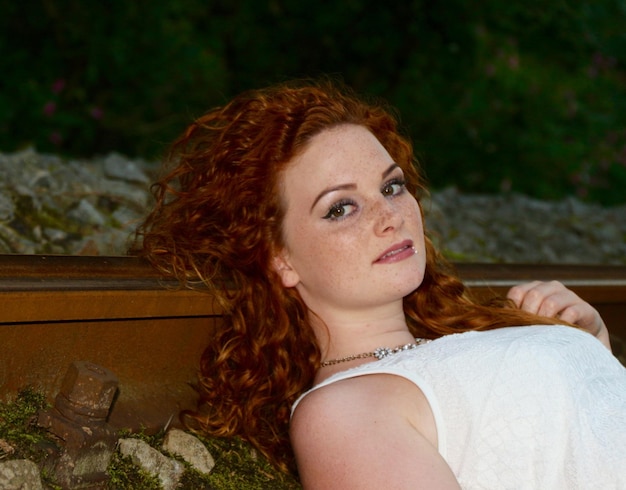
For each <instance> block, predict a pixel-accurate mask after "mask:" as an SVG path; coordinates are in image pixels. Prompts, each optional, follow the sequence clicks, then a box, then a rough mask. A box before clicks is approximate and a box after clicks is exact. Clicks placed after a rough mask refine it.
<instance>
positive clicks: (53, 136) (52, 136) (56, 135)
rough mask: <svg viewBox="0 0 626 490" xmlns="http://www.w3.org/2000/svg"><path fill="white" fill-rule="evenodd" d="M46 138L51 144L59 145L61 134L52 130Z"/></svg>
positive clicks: (61, 138)
mask: <svg viewBox="0 0 626 490" xmlns="http://www.w3.org/2000/svg"><path fill="white" fill-rule="evenodd" d="M48 139H49V140H50V142H51V143H52V144H53V145H56V146H59V145H60V144H61V143H62V142H63V135H62V134H61V133H60V132H58V131H53V132H52V133H50V136H48Z"/></svg>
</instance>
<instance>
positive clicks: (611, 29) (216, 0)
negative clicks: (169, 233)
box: [0, 0, 626, 204]
mask: <svg viewBox="0 0 626 490" xmlns="http://www.w3.org/2000/svg"><path fill="white" fill-rule="evenodd" d="M1 10H2V12H0V29H1V30H0V32H2V33H3V34H4V36H2V35H0V49H1V50H2V53H3V56H2V57H0V69H2V73H3V80H2V82H0V83H3V84H5V85H6V87H3V88H2V89H1V90H0V148H2V149H3V150H4V151H10V150H14V149H16V148H19V147H23V146H24V145H27V144H32V145H35V146H36V147H37V149H38V150H39V151H54V152H61V153H65V154H71V155H81V156H90V155H93V154H96V153H103V152H107V151H111V150H115V151H120V152H123V153H126V154H128V155H130V156H137V155H138V156H144V157H146V158H155V157H157V156H158V155H159V154H160V153H161V152H162V150H163V148H164V146H165V145H166V144H167V143H168V142H169V141H171V140H172V139H173V138H174V137H175V135H176V134H177V133H179V132H180V131H181V130H182V128H183V127H184V125H185V123H186V122H188V121H189V120H190V119H191V118H192V117H193V116H196V115H199V114H200V113H202V112H204V111H205V110H206V109H207V108H209V107H210V106H213V105H216V104H220V103H222V102H223V101H224V100H225V99H226V98H228V97H230V96H232V95H234V94H236V93H238V92H240V91H242V90H245V89H248V88H251V87H258V86H262V85H265V84H268V83H273V82H276V81H280V80H283V79H287V78H293V77H303V76H316V75H319V74H321V73H327V74H334V75H336V76H338V77H341V78H343V79H344V80H345V81H346V82H347V83H348V84H349V85H351V86H353V87H355V88H356V89H357V90H358V91H360V92H363V93H367V94H372V95H376V96H382V97H384V98H386V99H387V100H389V101H390V102H391V103H392V104H393V105H395V106H396V107H398V109H399V111H400V114H401V115H402V120H403V124H404V126H405V127H406V128H407V131H408V132H409V134H410V135H411V136H412V138H413V141H414V143H415V146H416V150H417V151H418V153H419V154H420V155H421V157H422V160H423V165H424V168H425V171H426V173H427V175H428V177H429V180H430V181H431V182H432V184H433V185H434V186H435V187H442V186H445V185H457V186H458V187H460V188H461V189H463V190H468V191H487V192H498V191H502V190H509V189H512V190H517V191H522V192H526V193H529V194H531V195H535V196H537V197H541V198H560V197H563V196H565V195H568V194H577V195H579V196H580V197H585V198H588V199H591V200H595V201H600V202H604V203H607V204H608V203H618V202H624V201H626V199H625V198H626V194H625V193H624V192H623V190H622V189H623V188H624V186H625V185H626V97H625V95H626V93H625V92H626V68H625V67H626V31H625V30H624V28H623V26H624V23H625V21H626V2H625V1H624V0H593V1H592V0H569V1H566V0H556V1H554V2H539V1H538V0H531V1H529V2H499V1H496V0H485V1H483V2H480V4H479V5H477V4H476V3H475V2H468V1H461V0H447V1H445V2H429V1H426V0H406V1H401V2H394V3H393V4H388V3H385V2H380V1H374V0H345V1H342V2H322V3H317V4H311V3H310V2H309V3H307V2H301V1H300V0H265V1H257V0H229V1H226V0H212V1H209V2H205V1H201V0H179V1H177V2H148V1H147V0H136V1H133V2H125V1H122V0H107V1H106V2H81V1H80V0H33V1H32V2H27V3H25V2H4V4H3V5H2V7H1Z"/></svg>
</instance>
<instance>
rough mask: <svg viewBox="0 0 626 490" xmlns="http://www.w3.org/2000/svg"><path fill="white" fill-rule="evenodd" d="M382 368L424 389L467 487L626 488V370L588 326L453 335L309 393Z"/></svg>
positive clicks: (443, 448) (445, 449) (442, 448)
mask: <svg viewBox="0 0 626 490" xmlns="http://www.w3.org/2000/svg"><path fill="white" fill-rule="evenodd" d="M380 373H384V374H394V375H397V376H401V377H403V378H406V379H408V380H409V381H412V382H413V383H415V384H416V385H417V386H418V387H419V389H420V390H421V391H422V392H423V393H424V395H425V396H426V398H427V399H428V401H429V403H430V406H431V408H432V411H433V414H434V417H435V423H436V425H437V433H438V448H439V453H440V454H441V456H442V457H443V458H444V459H445V460H446V461H447V463H448V465H449V466H450V468H451V469H452V471H453V472H454V474H455V475H456V477H457V479H458V481H459V483H460V485H461V487H462V488H463V489H465V490H474V489H488V490H504V489H511V490H513V489H514V490H521V489H541V490H545V489H563V490H573V489H584V490H590V489H598V490H609V489H626V369H625V368H624V367H623V366H622V365H621V364H620V363H619V361H618V360H617V359H616V358H615V357H614V356H613V355H611V353H610V352H609V351H608V350H607V349H606V348H605V347H604V346H603V345H602V344H601V343H600V342H599V341H598V340H597V339H595V338H594V337H593V336H591V335H590V334H588V333H585V332H582V331H580V330H577V329H575V328H571V327H564V326H533V327H509V328H500V329H496V330H490V331H486V332H466V333H461V334H454V335H447V336H444V337H442V338H440V339H437V340H435V341H433V342H430V343H428V344H424V345H422V346H419V347H417V348H416V349H413V350H407V351H403V352H400V353H398V354H395V355H392V356H390V357H387V358H385V359H382V360H380V361H376V362H372V363H368V364H364V365H361V366H358V367H356V368H353V369H349V370H347V371H343V372H340V373H337V374H335V375H333V376H332V377H330V378H328V379H326V380H324V381H323V382H322V383H320V384H319V385H316V386H315V387H313V388H312V389H311V390H309V391H308V392H307V393H310V392H311V391H313V390H318V389H320V388H323V387H324V386H327V385H329V384H331V383H335V382H337V381H340V380H343V379H347V378H354V377H357V376H363V375H367V374H380ZM307 393H305V394H303V395H302V396H301V397H300V398H299V399H298V400H297V401H296V403H295V404H294V406H293V408H292V413H293V410H295V408H296V406H297V404H298V403H299V402H300V400H301V399H302V398H303V397H304V396H306V395H307Z"/></svg>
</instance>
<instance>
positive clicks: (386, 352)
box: [320, 338, 430, 367]
mask: <svg viewBox="0 0 626 490" xmlns="http://www.w3.org/2000/svg"><path fill="white" fill-rule="evenodd" d="M428 342H430V340H428V339H419V338H416V339H415V342H410V343H408V344H404V345H399V346H397V347H394V348H393V349H390V348H389V347H378V348H377V349H375V350H374V351H372V352H363V353H361V354H353V355H351V356H346V357H340V358H339V359H330V360H328V361H323V362H322V363H321V364H320V366H321V367H327V366H333V365H335V364H340V363H342V362H348V361H354V360H355V359H367V358H368V357H375V358H376V359H378V360H379V361H380V360H381V359H384V358H385V357H387V356H390V355H392V354H397V353H398V352H401V351H403V350H413V349H415V348H416V347H418V346H420V345H422V344H427V343H428Z"/></svg>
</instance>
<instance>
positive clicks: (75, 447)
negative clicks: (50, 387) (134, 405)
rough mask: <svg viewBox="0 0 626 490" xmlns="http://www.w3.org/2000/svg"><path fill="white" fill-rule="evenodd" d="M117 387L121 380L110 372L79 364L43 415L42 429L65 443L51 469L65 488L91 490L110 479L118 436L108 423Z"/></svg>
mask: <svg viewBox="0 0 626 490" xmlns="http://www.w3.org/2000/svg"><path fill="white" fill-rule="evenodd" d="M117 386H118V381H117V377H116V376H115V374H113V373H112V372H111V371H109V370H108V369H106V368H103V367H101V366H98V365H96V364H93V363H90V362H87V361H76V362H74V363H72V364H71V365H70V367H69V369H68V371H67V373H66V375H65V377H64V379H63V383H62V385H61V390H60V391H59V394H58V395H57V396H56V398H55V403H54V407H52V408H50V409H47V410H44V411H42V412H40V413H39V416H38V420H37V423H38V425H39V426H40V427H43V428H45V429H47V430H48V432H50V433H52V434H54V435H55V436H57V437H58V438H59V439H60V440H62V441H63V447H62V449H61V450H60V452H59V454H58V455H56V456H55V457H54V458H53V459H54V461H53V464H52V465H51V466H52V467H53V471H54V475H55V478H56V480H57V481H58V482H59V483H60V484H61V485H62V486H63V487H64V488H89V487H92V486H94V485H97V484H100V483H102V482H105V481H106V480H107V479H108V474H107V472H106V470H107V467H108V465H109V461H110V460H111V456H112V455H113V452H114V450H115V443H116V440H117V435H116V431H115V430H114V429H113V428H112V427H111V426H110V425H109V424H108V423H107V421H106V419H107V417H108V414H109V411H110V410H111V406H112V404H113V400H114V397H115V394H116V392H117Z"/></svg>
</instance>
